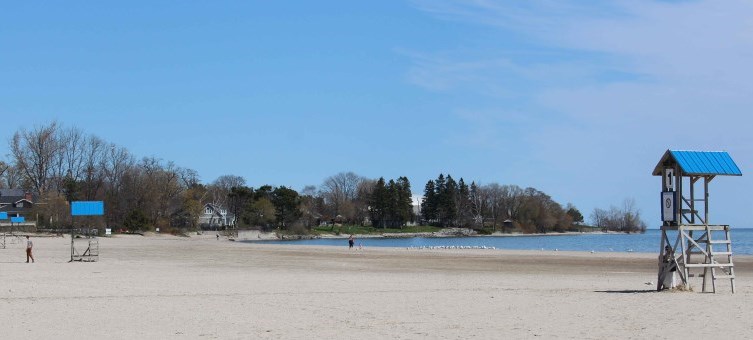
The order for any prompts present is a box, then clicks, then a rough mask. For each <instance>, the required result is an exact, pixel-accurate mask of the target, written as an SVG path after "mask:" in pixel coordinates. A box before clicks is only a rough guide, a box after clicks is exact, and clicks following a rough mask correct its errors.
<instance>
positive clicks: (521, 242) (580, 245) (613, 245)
mask: <svg viewBox="0 0 753 340" xmlns="http://www.w3.org/2000/svg"><path fill="white" fill-rule="evenodd" d="M660 237H661V231H660V230H648V231H646V233H644V234H567V235H557V236H515V237H504V236H503V237H445V238H425V237H413V238H398V239H386V238H360V239H357V240H356V246H358V245H359V244H361V245H363V246H364V247H400V248H408V247H438V246H439V247H441V246H471V247H484V246H485V247H495V248H497V249H517V250H541V249H544V250H555V249H558V250H573V251H591V250H593V251H597V252H642V253H658V252H659V246H660V241H661V238H660ZM674 237H675V236H674V235H670V239H671V240H672V241H673V242H674ZM730 237H731V238H732V250H733V252H734V253H735V254H741V255H753V229H743V228H738V229H732V232H731V236H730ZM713 238H715V239H720V238H722V235H721V234H719V235H717V234H716V233H715V234H714V235H713ZM250 242H255V243H264V244H298V245H318V246H340V247H347V246H348V241H347V240H346V239H316V240H296V241H250Z"/></svg>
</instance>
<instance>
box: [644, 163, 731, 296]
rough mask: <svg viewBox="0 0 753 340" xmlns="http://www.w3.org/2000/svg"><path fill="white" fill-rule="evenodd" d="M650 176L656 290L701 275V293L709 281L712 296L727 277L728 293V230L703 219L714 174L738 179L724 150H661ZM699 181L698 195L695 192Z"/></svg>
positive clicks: (729, 258) (707, 212)
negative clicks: (657, 217) (658, 218)
mask: <svg viewBox="0 0 753 340" xmlns="http://www.w3.org/2000/svg"><path fill="white" fill-rule="evenodd" d="M653 175H654V176H662V192H661V202H662V203H661V204H662V208H661V209H662V210H661V212H662V214H661V215H662V227H661V248H660V250H659V278H658V280H657V283H656V289H657V290H662V289H665V288H674V287H675V286H677V285H679V284H683V285H685V286H686V287H688V286H690V283H689V279H690V278H691V277H702V278H703V288H702V291H703V292H707V291H709V290H708V288H709V283H710V286H711V292H714V293H716V280H719V279H729V282H730V285H731V288H732V293H734V292H735V270H734V268H735V267H734V264H733V263H732V241H731V239H730V227H729V225H723V224H711V223H710V221H709V183H710V182H711V181H712V180H713V179H714V178H716V176H742V172H740V169H739V168H738V167H737V165H736V164H735V162H734V161H733V160H732V158H731V157H730V156H729V154H728V153H727V152H724V151H678V150H667V152H666V153H664V156H662V158H661V160H660V161H659V164H657V165H656V168H654V172H653ZM699 182H701V183H702V185H703V188H702V192H701V193H699V192H698V190H697V189H696V186H697V185H699V184H701V183H699ZM670 236H671V237H670ZM672 239H674V242H673V241H672Z"/></svg>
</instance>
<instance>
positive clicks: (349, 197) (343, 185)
mask: <svg viewBox="0 0 753 340" xmlns="http://www.w3.org/2000/svg"><path fill="white" fill-rule="evenodd" d="M364 180H365V178H364V177H361V176H358V175H356V174H355V173H353V172H341V173H339V174H337V175H334V176H330V177H328V178H327V179H325V180H324V183H322V185H321V189H320V191H321V192H322V196H323V197H324V199H325V201H326V202H327V204H328V205H330V206H331V207H332V209H333V213H334V214H335V215H342V216H343V217H345V218H346V219H347V220H350V221H352V220H353V218H354V215H355V207H354V205H353V202H354V201H355V200H356V198H357V197H358V186H359V184H360V183H361V182H362V181H364Z"/></svg>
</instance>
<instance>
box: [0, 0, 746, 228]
mask: <svg viewBox="0 0 753 340" xmlns="http://www.w3.org/2000/svg"><path fill="white" fill-rule="evenodd" d="M750 32H753V4H752V3H750V2H748V1H742V0H730V1H646V0H630V1H598V2H587V1H567V0H562V1H551V0H549V1H494V0H476V1H459V0H458V1H452V0H425V1H424V0H416V1H370V2H362V1H316V2H310V1H306V2H304V1H300V2H282V1H274V2H272V1H216V2H199V1H162V2H154V1H129V2H125V3H120V4H112V3H102V2H67V1H50V2H44V3H39V2H18V3H5V4H3V5H0V115H2V117H3V118H4V119H3V123H2V124H0V137H2V138H3V139H4V140H7V139H9V138H10V136H11V135H12V134H13V132H15V131H16V130H18V129H19V128H32V127H34V126H35V125H39V124H46V123H49V122H51V121H53V120H57V121H59V122H60V123H62V124H63V125H65V126H69V127H71V126H75V127H79V128H81V129H83V130H84V131H86V132H88V133H91V134H94V135H97V136H99V137H101V138H103V139H105V140H107V141H110V142H113V143H116V144H118V145H122V146H124V147H126V148H128V149H129V150H130V151H131V152H132V153H133V154H135V155H136V156H138V157H142V156H155V157H158V158H162V159H165V160H172V161H174V162H175V163H176V164H178V165H180V166H183V167H188V168H192V169H195V170H197V171H198V172H199V174H200V175H201V177H202V180H203V181H204V182H211V181H212V180H214V179H215V178H217V177H218V176H220V175H223V174H235V175H240V176H243V177H245V178H246V180H247V181H248V184H249V185H252V186H258V185H262V184H272V185H288V186H291V187H293V188H295V189H298V190H300V189H301V188H302V187H303V186H305V185H319V184H320V183H321V182H322V180H323V179H324V178H326V177H328V176H330V175H334V174H336V173H338V172H342V171H353V172H355V173H357V174H359V175H362V176H366V177H371V178H377V177H379V176H384V177H386V178H396V177H398V176H408V177H409V179H410V180H411V182H412V184H413V189H414V193H416V194H420V193H421V191H422V189H423V186H424V184H425V183H426V181H428V180H429V179H433V178H435V177H436V176H437V175H438V174H439V173H451V174H452V175H453V176H454V177H464V178H465V180H466V181H468V182H470V181H473V180H475V181H477V182H480V183H490V182H498V183H501V184H517V185H519V186H522V187H527V186H532V187H535V188H537V189H539V190H542V191H544V192H546V193H548V194H550V195H551V196H552V197H553V198H554V199H555V200H557V201H558V202H561V203H563V204H565V203H568V202H571V203H573V204H575V205H576V206H577V207H579V208H580V209H581V211H582V212H583V213H584V215H586V216H588V215H589V214H590V212H591V211H592V210H593V208H594V207H602V208H608V207H609V206H610V205H620V204H621V203H622V201H623V200H624V199H625V198H633V199H635V200H636V203H637V205H638V207H639V208H640V209H641V211H642V213H643V214H644V217H645V220H646V221H647V223H648V224H649V225H651V226H655V225H658V224H659V204H658V202H659V199H658V197H659V191H660V183H659V179H658V178H654V177H651V175H650V174H651V171H652V170H653V167H654V166H655V165H656V163H657V161H658V160H659V158H660V157H661V155H662V154H663V152H664V151H665V150H666V149H669V148H672V149H688V150H726V151H729V152H730V154H731V155H732V157H733V158H734V159H735V161H736V162H737V163H738V166H739V167H740V168H741V169H742V171H743V174H744V176H743V177H734V178H732V177H730V178H719V179H716V180H714V181H713V182H712V186H711V195H712V200H711V209H712V210H711V211H712V214H713V215H712V220H711V221H712V222H716V223H729V224H732V225H734V226H748V227H753V223H751V222H750V217H749V216H748V215H747V212H748V211H749V210H750V208H751V206H752V205H753V202H751V199H750V193H751V192H753V182H752V180H751V177H749V176H748V175H747V174H748V169H751V168H752V166H753V156H752V155H753V140H752V139H753V138H751V134H750V129H751V127H753V118H751V115H750V108H751V107H753V83H751V82H750V79H753V67H750V60H751V57H753V35H751V34H750ZM0 145H1V146H0V148H2V149H0V151H2V155H5V154H7V153H8V150H7V143H2V144H0ZM0 157H2V156H0ZM5 157H6V159H7V156H5Z"/></svg>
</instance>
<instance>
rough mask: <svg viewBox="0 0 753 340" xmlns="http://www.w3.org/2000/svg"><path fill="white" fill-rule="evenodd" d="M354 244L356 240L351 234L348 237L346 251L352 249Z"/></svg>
mask: <svg viewBox="0 0 753 340" xmlns="http://www.w3.org/2000/svg"><path fill="white" fill-rule="evenodd" d="M355 243H356V239H355V238H354V237H353V234H351V235H350V237H348V249H353V244H355Z"/></svg>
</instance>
